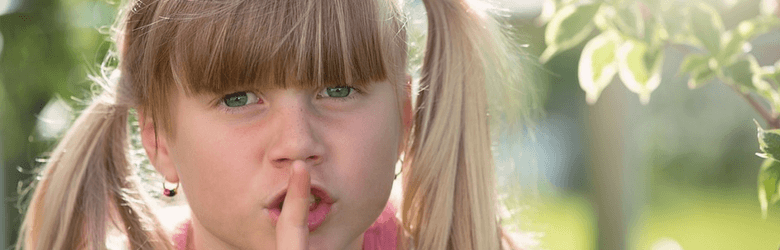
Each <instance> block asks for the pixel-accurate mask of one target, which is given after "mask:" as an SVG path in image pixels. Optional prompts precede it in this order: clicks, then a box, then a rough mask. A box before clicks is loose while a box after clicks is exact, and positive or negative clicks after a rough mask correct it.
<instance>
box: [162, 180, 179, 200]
mask: <svg viewBox="0 0 780 250" xmlns="http://www.w3.org/2000/svg"><path fill="white" fill-rule="evenodd" d="M178 188H179V183H178V182H177V183H176V187H174V188H173V189H168V188H166V187H165V181H163V194H164V195H165V196H168V197H173V196H176V189H178Z"/></svg>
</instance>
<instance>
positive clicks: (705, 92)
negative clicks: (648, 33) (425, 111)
mask: <svg viewBox="0 0 780 250" xmlns="http://www.w3.org/2000/svg"><path fill="white" fill-rule="evenodd" d="M542 2H543V1H541V0H505V1H501V3H500V4H501V6H503V7H506V8H509V9H511V10H512V11H513V13H512V14H511V15H509V16H507V17H505V18H504V21H506V22H508V23H511V24H512V25H513V27H514V28H513V32H514V34H515V37H516V38H517V39H518V43H519V44H523V45H525V46H523V47H524V51H525V52H526V53H527V55H525V58H526V59H527V60H525V61H526V64H525V65H522V67H525V68H526V71H527V72H528V74H527V81H532V82H533V84H534V85H535V86H536V87H537V90H538V92H539V94H540V96H541V97H542V99H543V109H544V112H545V113H546V115H545V116H544V117H543V118H541V119H539V120H538V121H537V127H536V130H534V131H533V136H523V137H519V136H512V137H507V136H504V137H501V138H502V139H501V140H500V141H498V143H500V144H499V145H500V147H498V149H497V152H498V154H497V156H496V162H497V167H498V171H499V173H498V174H499V182H500V184H501V187H502V188H503V190H505V191H506V192H508V195H506V197H505V202H506V204H508V206H509V210H510V211H509V218H508V219H507V221H509V222H510V224H515V225H518V226H519V229H521V230H522V231H523V232H525V233H526V235H527V236H529V237H535V238H536V239H537V242H536V243H534V242H527V244H529V245H536V247H537V248H540V249H654V250H661V249H664V250H674V249H778V247H780V212H778V210H780V209H778V207H777V206H774V207H770V213H769V215H768V217H767V218H766V219H762V216H761V210H760V208H759V203H758V198H757V191H756V181H757V180H756V178H757V177H756V176H757V173H758V167H759V164H760V162H761V159H760V158H759V157H757V156H756V155H755V153H756V152H758V145H757V141H756V130H755V129H756V128H755V125H754V124H753V122H752V119H757V120H760V116H759V115H758V114H757V113H756V112H755V111H754V110H753V109H752V108H751V107H750V106H749V105H748V104H747V103H746V102H745V101H744V100H743V99H741V98H740V96H739V95H737V94H736V93H735V92H734V91H732V90H730V89H729V88H728V87H727V86H725V85H723V84H721V83H717V82H716V83H714V84H708V85H706V86H705V87H702V88H700V89H695V90H689V89H688V88H687V87H686V82H687V79H688V76H687V75H681V74H679V73H677V69H678V68H679V64H680V62H681V60H682V57H683V55H682V53H671V52H667V53H666V55H665V56H666V62H665V65H664V71H663V72H664V73H663V74H662V75H663V80H662V82H661V86H660V87H659V88H658V89H657V90H656V91H655V92H653V95H652V100H651V101H650V103H649V104H648V105H641V104H640V103H639V100H638V98H636V95H635V94H633V93H630V92H629V91H628V90H627V89H626V88H625V87H624V86H622V85H621V84H619V83H614V82H613V83H612V84H611V86H609V87H607V89H606V90H605V91H604V93H603V94H602V96H601V98H600V99H599V101H598V102H597V103H596V104H595V105H592V106H589V105H587V104H586V102H585V93H584V92H583V91H582V90H581V89H580V87H579V85H578V82H577V62H578V60H579V55H580V50H581V49H582V45H581V46H579V47H577V48H575V49H572V50H569V51H567V52H564V53H563V54H561V55H559V56H556V57H554V58H553V59H552V60H551V61H550V62H548V63H546V64H543V65H542V64H540V63H538V62H537V60H536V58H538V56H539V55H540V54H541V52H542V51H543V50H544V49H545V44H544V42H543V40H544V39H543V37H544V27H542V26H539V25H538V24H537V22H536V21H535V18H536V17H537V16H539V14H540V13H541V6H542ZM711 4H713V5H714V6H716V7H717V8H718V10H719V12H720V13H721V15H722V16H723V18H724V22H725V23H726V25H727V28H731V27H733V26H734V25H735V24H736V23H737V22H738V21H740V20H744V19H747V18H750V17H753V16H756V15H758V13H759V6H760V4H761V1H760V0H723V1H711ZM115 14H116V3H112V2H107V1H105V0H97V1H92V0H60V1H54V0H0V159H2V161H0V168H2V169H3V171H2V173H0V176H2V177H1V179H2V183H3V185H1V187H2V189H3V192H4V200H3V201H4V206H2V207H1V208H0V209H2V210H0V221H2V223H3V224H4V226H3V232H2V233H0V244H2V245H3V246H11V245H12V244H13V242H14V241H15V239H16V235H17V229H18V227H19V223H20V221H21V217H20V214H19V210H18V208H17V206H16V204H17V203H19V197H20V195H19V192H22V191H24V189H23V187H24V186H25V185H26V183H28V182H29V181H30V179H31V178H32V177H33V175H31V174H30V173H31V170H32V169H33V168H34V167H35V166H37V163H36V159H38V158H39V157H42V156H45V154H46V153H45V152H46V151H47V150H50V149H51V147H52V146H53V142H52V140H53V139H56V138H57V137H58V135H60V133H61V132H62V129H64V128H66V127H67V126H68V125H69V123H68V122H67V121H68V120H70V119H71V118H72V117H73V115H74V114H75V113H76V112H77V110H79V108H80V104H79V101H78V100H80V99H83V98H84V97H85V96H88V94H89V92H90V90H89V82H88V81H87V78H86V76H87V74H88V73H90V72H96V71H97V67H98V66H97V65H99V63H100V62H101V61H102V60H103V58H104V56H105V53H106V50H107V49H108V48H109V46H110V43H109V42H108V40H107V38H106V36H105V35H103V34H102V33H105V31H106V29H107V27H108V26H109V25H110V24H111V23H112V22H113V18H114V16H115ZM752 44H753V50H752V52H751V53H753V54H754V55H755V56H756V57H757V58H758V59H759V62H760V63H761V64H762V65H767V64H771V63H773V62H775V61H777V60H778V59H780V32H778V30H774V31H772V32H770V33H769V34H767V35H764V36H761V37H758V38H756V39H755V40H754V41H752Z"/></svg>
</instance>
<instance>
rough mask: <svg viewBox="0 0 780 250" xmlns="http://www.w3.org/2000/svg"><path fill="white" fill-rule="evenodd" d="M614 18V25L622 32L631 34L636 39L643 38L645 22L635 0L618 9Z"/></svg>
mask: <svg viewBox="0 0 780 250" xmlns="http://www.w3.org/2000/svg"><path fill="white" fill-rule="evenodd" d="M614 20H615V26H616V27H617V29H618V30H619V31H621V33H622V34H626V35H630V36H633V37H634V38H636V39H642V38H644V32H645V22H644V20H643V19H642V13H641V12H640V10H639V5H638V4H637V3H636V2H632V3H631V4H629V5H628V6H627V7H626V8H621V9H620V10H618V12H617V16H616V18H615V19H614Z"/></svg>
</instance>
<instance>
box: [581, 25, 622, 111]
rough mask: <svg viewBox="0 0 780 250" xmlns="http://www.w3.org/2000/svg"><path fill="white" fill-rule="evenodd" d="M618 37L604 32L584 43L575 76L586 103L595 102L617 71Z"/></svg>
mask: <svg viewBox="0 0 780 250" xmlns="http://www.w3.org/2000/svg"><path fill="white" fill-rule="evenodd" d="M618 39H619V37H618V35H617V34H615V33H613V32H605V33H602V34H601V35H598V36H596V37H595V38H593V39H592V40H590V41H589V42H588V43H586V44H585V48H583V50H582V55H581V57H580V62H579V67H578V73H577V77H578V78H579V81H580V87H581V88H582V90H584V91H585V94H586V100H587V102H588V104H594V103H596V101H597V100H598V98H599V95H601V91H602V90H604V88H606V87H607V85H609V83H610V82H612V79H613V78H614V77H615V74H616V73H617V62H616V60H615V51H616V50H617V44H618Z"/></svg>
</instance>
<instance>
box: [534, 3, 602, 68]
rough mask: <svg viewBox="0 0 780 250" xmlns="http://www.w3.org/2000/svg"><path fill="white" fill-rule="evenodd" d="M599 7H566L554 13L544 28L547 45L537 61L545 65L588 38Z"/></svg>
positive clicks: (594, 5) (597, 5) (589, 5)
mask: <svg viewBox="0 0 780 250" xmlns="http://www.w3.org/2000/svg"><path fill="white" fill-rule="evenodd" d="M600 6H601V4H600V3H595V4H586V5H580V6H574V5H568V6H566V7H564V8H562V9H561V10H560V11H558V13H555V16H553V18H552V19H551V20H550V23H548V24H547V28H545V34H544V41H545V42H546V43H547V49H545V50H544V52H542V55H541V56H540V57H539V60H541V61H542V63H546V62H547V61H549V60H550V58H552V57H553V56H554V55H556V54H558V53H559V52H561V51H564V50H567V49H570V48H572V47H574V46H577V45H578V44H580V43H581V42H582V41H584V40H585V39H586V38H588V36H589V35H590V33H591V32H592V31H593V22H592V20H593V16H595V15H596V12H597V11H598V10H599V7H600Z"/></svg>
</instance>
